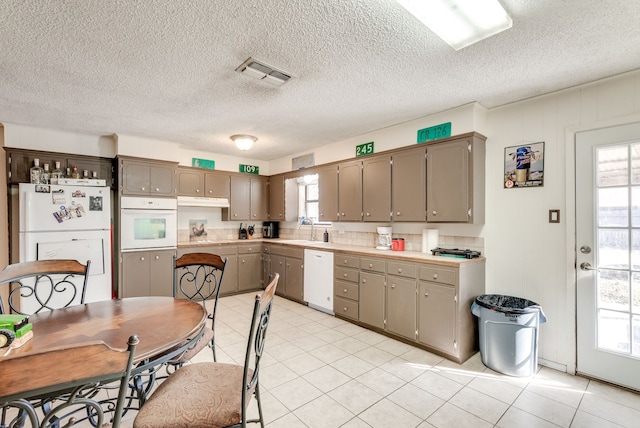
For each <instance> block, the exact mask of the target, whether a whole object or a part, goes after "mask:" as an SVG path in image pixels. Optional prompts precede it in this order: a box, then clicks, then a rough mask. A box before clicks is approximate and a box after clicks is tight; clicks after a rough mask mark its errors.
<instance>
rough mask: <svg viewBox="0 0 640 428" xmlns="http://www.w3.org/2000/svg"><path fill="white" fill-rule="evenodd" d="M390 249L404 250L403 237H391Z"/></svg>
mask: <svg viewBox="0 0 640 428" xmlns="http://www.w3.org/2000/svg"><path fill="white" fill-rule="evenodd" d="M391 251H404V238H393V239H392V240H391Z"/></svg>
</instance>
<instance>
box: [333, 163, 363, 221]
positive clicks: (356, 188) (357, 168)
mask: <svg viewBox="0 0 640 428" xmlns="http://www.w3.org/2000/svg"><path fill="white" fill-rule="evenodd" d="M338 212H339V213H340V221H362V162H361V161H359V160H357V161H351V162H344V163H341V164H340V165H339V169H338Z"/></svg>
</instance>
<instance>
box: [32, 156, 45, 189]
mask: <svg viewBox="0 0 640 428" xmlns="http://www.w3.org/2000/svg"><path fill="white" fill-rule="evenodd" d="M42 173H43V169H42V167H40V159H34V160H33V166H32V167H31V169H30V170H29V175H30V181H31V183H33V184H42Z"/></svg>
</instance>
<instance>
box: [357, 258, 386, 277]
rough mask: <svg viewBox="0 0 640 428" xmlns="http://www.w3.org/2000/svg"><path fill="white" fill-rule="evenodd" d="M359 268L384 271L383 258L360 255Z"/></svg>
mask: <svg viewBox="0 0 640 428" xmlns="http://www.w3.org/2000/svg"><path fill="white" fill-rule="evenodd" d="M360 269H362V270H370V271H373V272H382V273H384V260H380V259H369V258H365V257H361V258H360Z"/></svg>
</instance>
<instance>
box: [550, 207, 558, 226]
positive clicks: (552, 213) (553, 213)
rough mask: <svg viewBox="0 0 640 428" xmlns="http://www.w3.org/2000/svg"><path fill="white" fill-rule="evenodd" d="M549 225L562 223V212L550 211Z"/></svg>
mask: <svg viewBox="0 0 640 428" xmlns="http://www.w3.org/2000/svg"><path fill="white" fill-rule="evenodd" d="M549 223H560V210H549Z"/></svg>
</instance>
